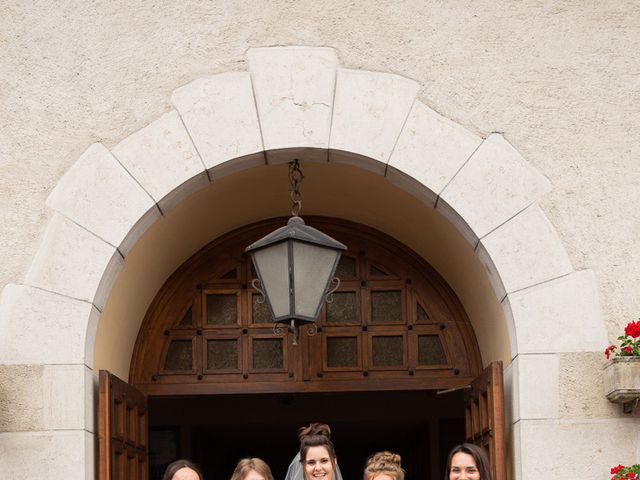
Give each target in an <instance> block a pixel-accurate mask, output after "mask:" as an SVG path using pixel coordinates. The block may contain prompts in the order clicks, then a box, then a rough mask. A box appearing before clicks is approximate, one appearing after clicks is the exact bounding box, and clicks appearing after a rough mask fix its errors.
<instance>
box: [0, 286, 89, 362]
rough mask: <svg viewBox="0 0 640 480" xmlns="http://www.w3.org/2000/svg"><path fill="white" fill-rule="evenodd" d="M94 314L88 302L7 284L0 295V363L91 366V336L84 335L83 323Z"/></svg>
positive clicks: (84, 325) (85, 323)
mask: <svg viewBox="0 0 640 480" xmlns="http://www.w3.org/2000/svg"><path fill="white" fill-rule="evenodd" d="M96 315H97V310H96V309H95V307H93V306H92V305H91V304H90V303H87V302H83V301H80V300H74V299H72V298H69V297H64V296H61V295H58V294H55V293H50V292H45V291H44V290H40V289H38V288H33V287H29V286H26V285H13V284H9V285H7V286H6V287H5V288H4V289H3V291H2V295H1V296H0V331H1V332H2V335H0V363H3V364H26V365H29V364H34V365H38V364H40V365H45V364H70V363H86V364H87V365H89V366H91V365H92V363H93V343H92V342H93V340H92V339H87V325H88V323H90V322H91V321H93V320H95V318H92V317H93V316H96ZM88 340H90V341H91V346H90V349H87V348H86V347H87V343H89V342H88ZM87 351H89V353H90V354H91V355H90V356H88V355H87Z"/></svg>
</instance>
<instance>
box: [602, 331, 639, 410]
mask: <svg viewBox="0 0 640 480" xmlns="http://www.w3.org/2000/svg"><path fill="white" fill-rule="evenodd" d="M618 340H619V341H620V346H619V347H618V346H615V345H609V346H608V347H607V348H606V349H605V351H604V354H605V356H606V357H607V359H608V360H609V361H608V362H607V363H606V364H605V365H604V389H605V394H606V396H607V398H608V399H609V400H610V401H612V402H615V403H622V404H623V405H624V411H625V413H631V411H632V410H633V408H634V407H635V406H636V405H637V404H638V399H639V398H640V320H636V321H635V322H630V323H629V324H627V326H626V327H625V329H624V335H621V336H619V337H618Z"/></svg>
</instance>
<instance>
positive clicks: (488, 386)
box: [465, 362, 506, 480]
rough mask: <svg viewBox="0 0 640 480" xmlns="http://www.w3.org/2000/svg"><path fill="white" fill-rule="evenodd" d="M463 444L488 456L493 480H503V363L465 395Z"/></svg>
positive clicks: (495, 364)
mask: <svg viewBox="0 0 640 480" xmlns="http://www.w3.org/2000/svg"><path fill="white" fill-rule="evenodd" d="M465 431H466V437H467V438H466V441H467V442H469V443H474V444H476V445H479V446H481V447H483V448H484V449H485V450H486V452H487V453H488V455H489V460H490V461H491V467H492V469H493V478H494V480H505V478H506V476H505V475H506V472H505V447H504V386H503V380H502V362H492V363H491V364H490V365H489V366H488V367H487V368H486V369H485V370H484V371H483V372H482V373H481V374H480V375H479V376H478V377H477V378H476V379H475V380H474V381H473V382H471V388H470V389H467V390H466V391H465Z"/></svg>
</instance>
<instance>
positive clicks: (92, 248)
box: [26, 214, 122, 309]
mask: <svg viewBox="0 0 640 480" xmlns="http://www.w3.org/2000/svg"><path fill="white" fill-rule="evenodd" d="M121 268H122V256H121V255H120V253H119V252H118V251H117V250H116V249H115V247H113V246H112V245H110V244H108V243H106V242H105V241H104V240H102V239H100V238H98V237H96V236H95V235H94V234H92V233H90V232H88V231H87V230H85V229H84V228H82V227H79V226H78V225H76V224H75V223H73V222H72V221H70V220H69V219H67V218H65V217H63V216H62V215H59V214H54V215H53V217H51V219H50V220H49V224H48V225H47V229H46V231H45V234H44V238H43V240H42V243H41V245H40V248H39V249H38V252H37V253H36V256H35V258H34V259H33V262H32V263H31V266H30V268H29V271H28V272H27V276H26V283H27V284H29V285H33V286H35V287H39V288H43V289H45V290H50V291H52V292H57V293H61V294H63V295H67V296H70V297H73V298H78V299H80V300H86V301H88V302H93V303H94V304H95V305H96V306H97V307H98V308H99V309H102V308H103V307H104V303H105V302H106V298H107V296H108V294H109V291H110V290H111V286H112V285H113V282H114V281H115V279H116V277H117V275H118V273H119V272H120V270H121Z"/></svg>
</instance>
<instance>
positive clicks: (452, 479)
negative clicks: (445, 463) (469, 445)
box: [449, 452, 481, 480]
mask: <svg viewBox="0 0 640 480" xmlns="http://www.w3.org/2000/svg"><path fill="white" fill-rule="evenodd" d="M449 480H481V479H480V472H479V471H478V466H477V465H476V461H475V460H474V459H473V457H472V456H471V455H469V454H468V453H464V452H458V453H456V454H455V455H454V456H453V457H452V458H451V470H450V472H449Z"/></svg>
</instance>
